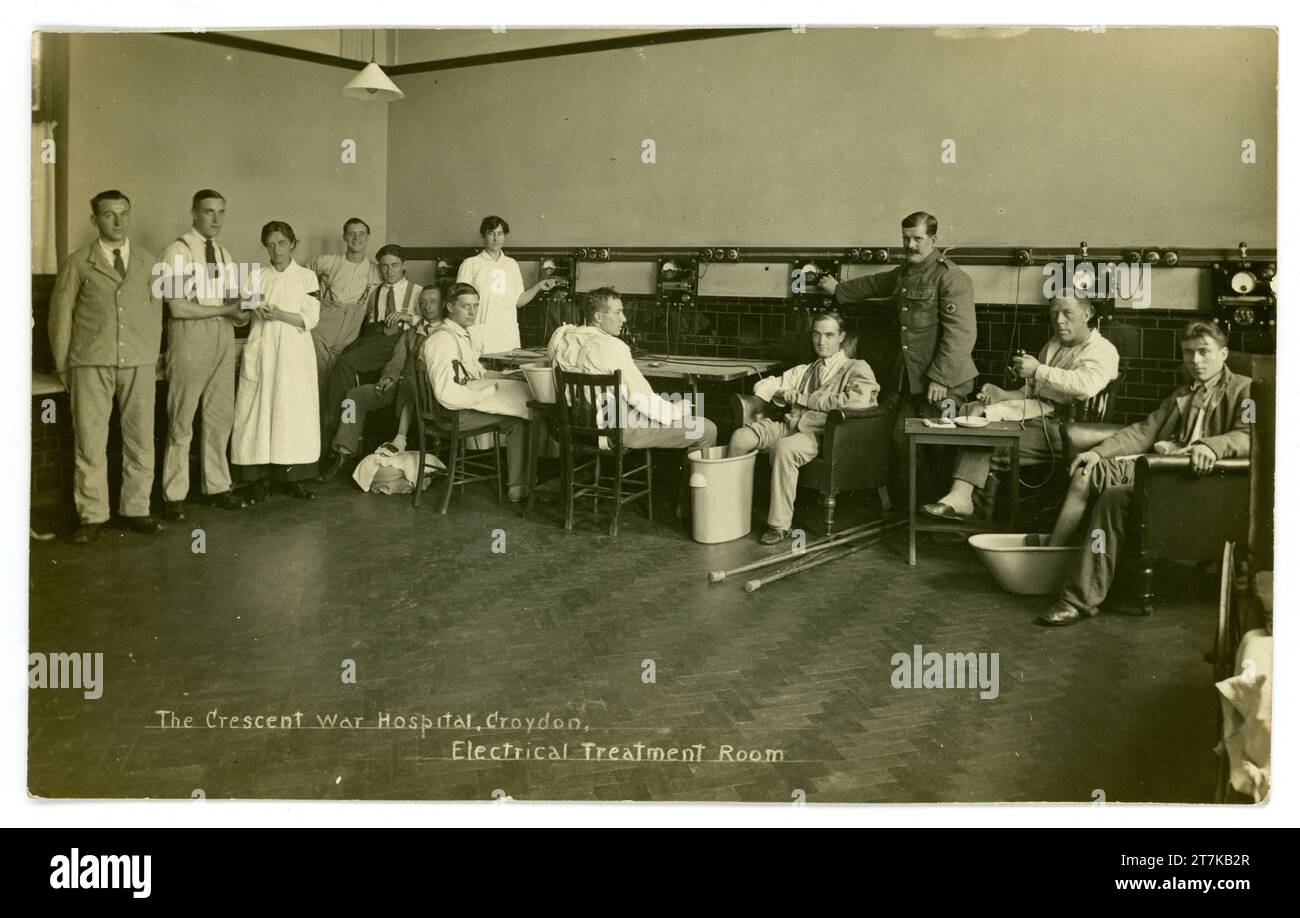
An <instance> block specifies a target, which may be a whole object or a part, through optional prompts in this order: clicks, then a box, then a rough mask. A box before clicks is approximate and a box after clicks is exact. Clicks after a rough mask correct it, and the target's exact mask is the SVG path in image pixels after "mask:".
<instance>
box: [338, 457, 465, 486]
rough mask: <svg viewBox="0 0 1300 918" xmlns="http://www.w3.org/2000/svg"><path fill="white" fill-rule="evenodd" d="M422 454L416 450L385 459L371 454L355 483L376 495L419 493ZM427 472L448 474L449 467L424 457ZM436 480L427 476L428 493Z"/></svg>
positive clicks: (355, 474)
mask: <svg viewBox="0 0 1300 918" xmlns="http://www.w3.org/2000/svg"><path fill="white" fill-rule="evenodd" d="M419 461H420V454H419V453H417V452H414V451H412V450H407V451H406V452H402V453H398V454H397V455H396V456H381V455H380V454H378V453H371V454H370V455H369V456H366V457H365V458H364V459H362V460H361V461H360V462H358V463H357V467H356V468H355V469H354V470H353V472H352V480H353V481H355V482H356V483H357V485H358V486H359V487H360V488H361V490H363V491H372V492H374V493H376V494H410V493H411V492H412V491H414V490H415V470H416V469H417V468H418V463H419ZM424 468H425V471H426V472H427V471H429V470H440V471H442V470H446V468H447V466H446V465H444V464H443V461H442V460H441V459H439V458H438V457H437V456H435V455H433V454H432V453H429V454H428V455H426V456H425V457H424ZM432 483H433V478H432V477H428V476H426V477H425V479H424V487H425V488H426V489H427V488H428V487H429V485H430V484H432Z"/></svg>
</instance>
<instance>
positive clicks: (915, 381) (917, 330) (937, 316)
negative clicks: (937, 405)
mask: <svg viewBox="0 0 1300 918" xmlns="http://www.w3.org/2000/svg"><path fill="white" fill-rule="evenodd" d="M886 297H889V298H892V299H893V301H894V306H895V309H896V310H897V313H898V332H899V339H900V344H901V347H902V358H903V359H902V365H903V367H904V368H905V370H906V373H907V379H908V384H909V389H910V391H911V394H913V395H921V394H924V393H925V392H926V389H927V388H928V386H929V383H930V382H931V381H933V382H936V383H938V384H939V385H941V386H945V387H947V388H948V389H949V390H952V391H954V392H955V393H962V392H969V391H970V390H971V389H972V388H973V386H974V381H975V377H976V376H977V375H979V371H978V370H976V368H975V362H974V360H972V359H971V351H972V350H974V348H975V287H974V285H973V284H972V283H971V279H970V276H969V275H968V274H967V273H966V272H965V271H963V270H962V269H961V268H959V267H957V266H956V265H955V264H953V262H952V261H950V260H949V259H947V258H945V257H944V256H943V255H941V254H940V253H939V250H938V249H932V250H931V252H930V254H929V255H927V256H926V257H925V258H924V260H922V261H921V262H919V263H917V264H911V263H910V262H909V263H907V264H903V265H899V266H898V267H897V268H894V269H893V270H892V271H882V272H880V273H878V274H868V275H866V276H864V277H859V278H855V279H854V280H851V281H845V282H844V283H842V284H840V285H839V286H838V287H837V288H836V289H835V299H836V302H838V303H860V302H862V301H863V300H871V299H883V298H886ZM900 375H901V374H900ZM901 389H902V387H901V386H900V390H901Z"/></svg>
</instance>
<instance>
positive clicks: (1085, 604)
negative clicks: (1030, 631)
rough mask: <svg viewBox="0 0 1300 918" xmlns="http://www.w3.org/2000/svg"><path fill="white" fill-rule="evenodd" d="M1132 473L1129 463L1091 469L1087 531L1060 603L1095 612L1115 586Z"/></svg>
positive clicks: (1109, 461) (1116, 462)
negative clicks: (1090, 498)
mask: <svg viewBox="0 0 1300 918" xmlns="http://www.w3.org/2000/svg"><path fill="white" fill-rule="evenodd" d="M1135 473H1136V463H1135V462H1134V461H1133V460H1132V459H1120V460H1116V459H1103V460H1102V461H1101V462H1098V463H1097V464H1096V465H1095V466H1094V467H1093V470H1092V478H1091V480H1090V481H1089V485H1090V487H1091V490H1092V493H1093V501H1092V508H1091V512H1090V514H1089V516H1088V528H1087V529H1086V530H1085V531H1084V533H1083V547H1082V548H1080V549H1079V557H1078V561H1077V563H1076V564H1075V566H1074V568H1073V570H1072V572H1071V573H1070V576H1069V577H1068V578H1067V579H1066V581H1065V586H1064V587H1063V588H1062V589H1061V599H1063V600H1065V601H1066V602H1068V603H1069V604H1070V605H1072V606H1074V607H1075V608H1076V609H1095V608H1096V607H1097V606H1099V605H1101V604H1102V602H1103V601H1105V599H1106V595H1107V594H1108V593H1109V592H1110V589H1111V587H1112V586H1113V585H1114V583H1115V576H1116V574H1117V573H1118V571H1119V565H1120V552H1121V551H1122V550H1123V547H1124V539H1125V536H1126V535H1127V527H1128V514H1129V507H1130V506H1131V505H1132V503H1133V481H1134V476H1135Z"/></svg>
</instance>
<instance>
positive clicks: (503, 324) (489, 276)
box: [456, 252, 524, 354]
mask: <svg viewBox="0 0 1300 918" xmlns="http://www.w3.org/2000/svg"><path fill="white" fill-rule="evenodd" d="M456 283H458V284H472V285H473V287H474V289H475V290H477V291H478V321H477V322H476V324H475V325H474V329H473V335H474V338H475V339H476V341H477V343H478V345H479V353H481V354H496V353H500V352H502V351H513V350H515V349H516V348H518V347H519V316H518V314H517V313H518V308H519V297H520V296H522V295H523V292H524V276H523V274H521V273H520V271H519V262H517V261H515V260H514V259H513V258H511V257H510V256H509V255H507V254H505V253H504V252H502V253H501V256H500V257H499V258H497V259H493V258H491V257H490V256H489V255H488V254H487V253H486V252H479V253H478V254H477V255H472V256H470V257H469V258H466V259H465V260H464V261H462V262H461V263H460V270H459V271H457V272H456Z"/></svg>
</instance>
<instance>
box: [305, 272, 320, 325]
mask: <svg viewBox="0 0 1300 918" xmlns="http://www.w3.org/2000/svg"><path fill="white" fill-rule="evenodd" d="M302 279H303V285H302V326H303V331H305V332H310V331H311V330H312V329H313V328H315V327H316V326H317V325H319V324H320V300H318V299H316V297H314V296H312V294H313V293H316V292H317V291H319V290H320V281H318V280H317V279H316V272H314V271H312V270H310V269H304V270H303V278H302Z"/></svg>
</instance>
